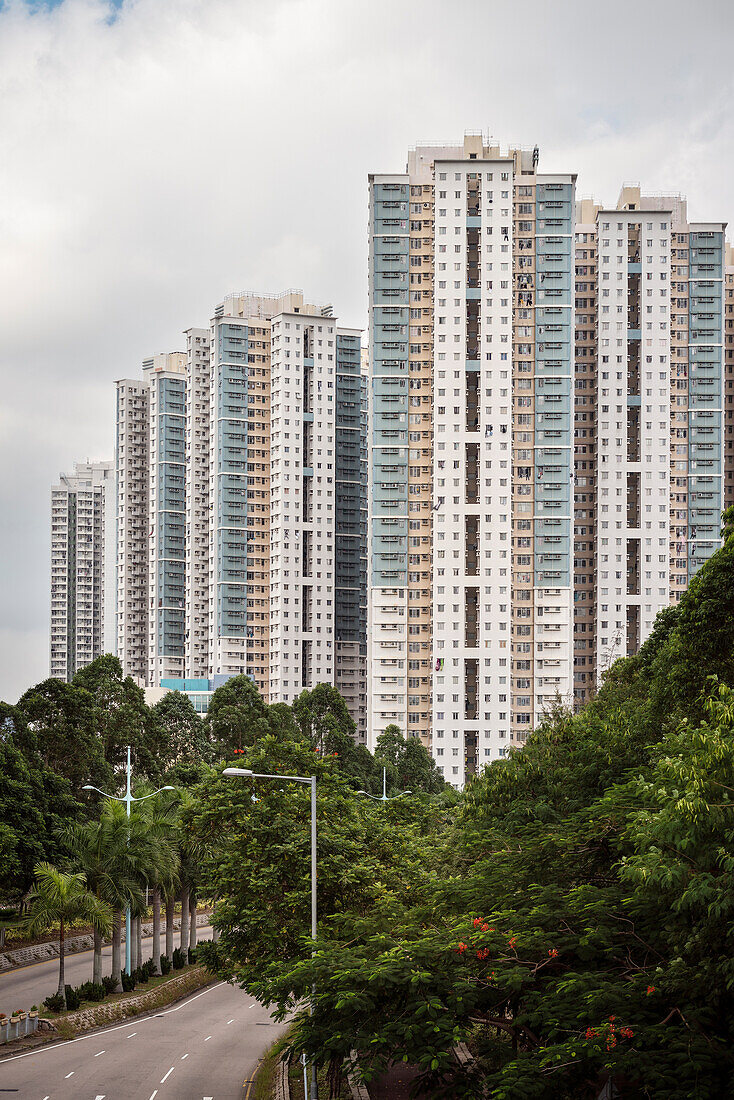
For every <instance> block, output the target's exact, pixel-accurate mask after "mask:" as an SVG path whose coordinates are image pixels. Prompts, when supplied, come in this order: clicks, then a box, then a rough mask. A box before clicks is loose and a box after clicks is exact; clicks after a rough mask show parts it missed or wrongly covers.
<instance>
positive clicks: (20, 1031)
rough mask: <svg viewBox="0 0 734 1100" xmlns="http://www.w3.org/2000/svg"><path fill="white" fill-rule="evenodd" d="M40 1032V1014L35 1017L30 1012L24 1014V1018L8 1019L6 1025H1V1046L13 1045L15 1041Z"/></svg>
mask: <svg viewBox="0 0 734 1100" xmlns="http://www.w3.org/2000/svg"><path fill="white" fill-rule="evenodd" d="M37 1030H38V1013H37V1012H35V1013H34V1014H33V1016H31V1015H30V1013H28V1012H24V1013H23V1018H22V1019H20V1018H18V1017H15V1018H13V1017H8V1018H7V1020H6V1022H5V1023H4V1024H1V1023H0V1045H2V1044H4V1043H12V1042H13V1040H14V1039H22V1038H24V1036H26V1035H32V1034H33V1032H34V1031H37Z"/></svg>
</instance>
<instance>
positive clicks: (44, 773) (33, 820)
mask: <svg viewBox="0 0 734 1100" xmlns="http://www.w3.org/2000/svg"><path fill="white" fill-rule="evenodd" d="M21 723H22V719H21V720H20V721H19V719H18V714H17V710H16V708H13V707H9V706H8V705H7V704H5V703H0V822H2V825H1V826H0V846H1V854H0V896H2V898H3V899H4V900H5V901H7V902H18V901H20V899H21V898H22V896H23V895H24V894H25V893H26V892H27V890H29V889H30V886H31V883H32V881H33V869H34V867H35V866H36V864H37V863H40V862H42V861H51V860H53V861H57V862H58V861H59V860H62V859H63V858H64V857H65V856H66V854H67V850H66V848H65V847H64V845H63V843H62V842H61V840H60V839H59V833H60V831H61V829H62V827H63V825H64V823H65V821H67V820H69V819H70V818H73V817H75V816H76V815H78V814H79V813H81V812H82V807H81V806H80V804H79V803H78V802H77V801H76V800H75V799H74V798H73V796H72V793H71V786H70V784H69V782H68V781H67V780H66V779H64V778H63V777H62V776H61V775H59V774H57V773H56V772H55V771H52V770H51V768H49V767H48V766H47V765H46V764H45V763H44V761H43V759H42V758H41V756H40V754H39V753H38V752H36V751H35V749H34V748H33V746H32V744H28V743H26V747H25V750H23V749H22V748H21V747H20V746H19V744H18V743H17V742H16V739H15V736H14V731H15V730H16V729H17V728H18V726H19V725H20V724H21ZM19 741H20V742H21V745H22V744H23V740H22V738H19Z"/></svg>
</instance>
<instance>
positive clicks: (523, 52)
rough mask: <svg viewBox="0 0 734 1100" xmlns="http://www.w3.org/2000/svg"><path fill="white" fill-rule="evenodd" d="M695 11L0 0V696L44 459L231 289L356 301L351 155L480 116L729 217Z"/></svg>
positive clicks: (80, 444) (105, 425)
mask: <svg viewBox="0 0 734 1100" xmlns="http://www.w3.org/2000/svg"><path fill="white" fill-rule="evenodd" d="M692 18H693V16H692V14H691V9H690V7H689V5H688V4H684V3H683V2H682V0H671V2H670V3H663V2H661V0H648V2H647V3H645V4H639V3H635V4H632V3H631V2H630V0H621V2H619V3H618V4H617V5H616V6H615V8H614V10H613V11H612V10H609V11H608V13H607V12H606V11H604V12H603V11H601V10H600V9H599V8H598V6H597V5H588V4H586V3H581V2H580V0H567V2H565V3H564V4H560V5H559V4H548V3H547V2H546V0H524V2H523V3H521V4H520V3H514V2H510V0H494V2H492V3H487V2H486V0H462V2H461V3H455V2H453V3H452V2H451V0H440V2H439V0H423V2H422V3H421V4H420V5H419V6H418V7H416V5H410V4H405V3H394V2H393V0H349V2H347V3H345V2H344V0H123V2H122V3H121V4H119V5H113V4H110V3H106V2H103V0H63V2H61V3H58V4H51V5H49V4H45V5H44V4H41V3H37V4H29V3H26V2H24V0H6V2H5V4H4V5H0V194H2V196H3V199H2V203H1V204H0V333H1V334H2V336H1V338H0V376H1V377H2V381H3V407H2V411H1V412H0V469H2V471H3V477H2V483H1V484H0V509H2V515H3V517H4V522H3V524H2V525H0V561H1V562H2V566H3V568H2V571H1V573H0V623H2V624H3V626H5V627H6V628H7V629H6V630H5V632H4V634H3V636H1V637H0V643H2V644H3V645H4V647H5V648H4V649H3V650H2V651H0V697H6V698H14V697H15V696H17V694H18V693H19V692H21V691H22V690H23V689H24V688H25V687H26V686H27V685H28V684H29V683H31V682H33V681H34V680H37V679H39V678H41V677H42V676H44V675H45V674H46V670H47V655H46V641H45V636H44V630H45V624H46V622H47V605H48V500H49V486H50V484H51V482H52V481H53V480H54V479H55V478H56V477H57V475H58V473H59V471H60V470H61V469H68V468H70V467H71V466H72V464H73V462H74V461H75V460H78V459H82V458H85V457H87V456H88V457H90V458H93V459H94V458H106V457H111V451H112V440H113V423H112V407H113V405H112V382H113V380H114V379H116V378H120V377H125V376H130V375H136V374H137V373H138V371H139V364H140V361H141V359H143V358H144V357H145V356H147V355H149V354H151V353H153V352H156V351H163V350H171V349H175V348H180V347H183V343H182V337H181V332H182V330H183V329H184V328H186V327H188V326H189V325H192V324H194V325H196V324H206V323H207V321H208V319H209V317H210V315H211V312H212V309H213V306H214V305H215V304H216V303H217V302H218V301H219V300H221V298H222V297H223V296H224V295H225V294H226V293H227V292H228V291H230V290H233V289H245V288H247V289H253V290H256V289H260V290H263V291H274V290H279V289H281V288H282V287H286V286H301V287H303V289H304V290H305V291H306V292H307V293H308V295H309V296H310V297H313V298H315V299H316V300H320V301H333V303H334V306H335V311H336V312H337V313H338V314H339V316H340V317H341V318H342V319H343V321H344V322H345V323H347V324H354V325H360V326H363V325H364V324H365V322H366V256H367V233H366V230H367V190H366V176H367V173H368V172H370V171H377V172H379V171H390V170H401V169H402V168H403V166H404V163H405V155H406V149H407V147H408V146H409V145H411V144H415V143H416V142H417V141H420V140H423V139H432V140H456V139H457V138H460V136H461V134H462V133H463V131H464V130H465V129H468V128H472V129H478V128H483V129H485V130H489V131H490V132H491V133H492V134H493V135H494V136H495V137H496V138H497V139H499V140H500V141H501V143H502V144H503V145H504V144H506V143H507V142H517V143H520V144H523V145H533V144H535V143H537V144H539V146H540V150H541V161H540V164H541V169H544V170H546V171H554V170H559V171H576V172H578V174H579V184H578V186H579V193H580V194H594V195H596V196H597V197H599V198H603V199H604V201H607V202H612V201H614V199H615V198H616V195H617V192H618V189H619V185H620V183H621V181H622V180H623V179H630V178H634V179H639V180H641V181H642V183H643V184H644V185H645V186H647V187H648V188H650V189H653V190H662V189H673V190H676V191H677V190H683V191H687V192H688V193H689V198H690V211H691V214H692V215H693V216H695V217H696V218H701V219H703V218H711V219H725V218H726V217H727V215H728V214H729V213H730V212H731V213H732V216H734V211H730V210H729V209H727V203H728V202H729V198H730V185H729V180H730V179H731V174H732V167H733V165H732V149H734V142H733V141H732V138H733V137H734V134H733V133H732V116H731V103H732V95H731V91H732V89H731V76H730V75H729V74H730V72H731V68H730V65H729V57H728V49H729V47H728V43H729V40H730V32H731V29H732V8H731V6H730V5H729V4H728V3H725V2H718V0H704V2H702V3H699V4H698V6H697V8H696V12H695V31H696V33H695V35H694V34H693V33H692V31H693V27H692V24H691V20H692ZM19 630H24V631H25V632H26V634H25V637H26V638H28V637H31V638H33V639H35V641H34V642H33V643H32V644H31V643H28V644H25V643H24V649H23V653H24V660H23V662H22V663H21V664H20V665H19V664H18V662H17V661H15V660H14V658H13V654H14V653H15V652H16V646H15V642H14V640H13V639H14V636H15V635H14V632H15V631H19ZM39 639H41V640H42V642H43V644H41V643H40V641H39Z"/></svg>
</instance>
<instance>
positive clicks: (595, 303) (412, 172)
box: [368, 134, 734, 785]
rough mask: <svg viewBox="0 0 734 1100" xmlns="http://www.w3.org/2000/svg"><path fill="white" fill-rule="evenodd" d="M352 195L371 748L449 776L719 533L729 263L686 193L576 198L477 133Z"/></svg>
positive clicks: (579, 680)
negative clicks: (359, 288)
mask: <svg viewBox="0 0 734 1100" xmlns="http://www.w3.org/2000/svg"><path fill="white" fill-rule="evenodd" d="M369 187H370V230H369V232H370V248H369V311H370V365H369V434H368V451H369V532H370V558H369V596H368V617H369V632H368V638H369V642H368V696H369V698H368V708H369V723H368V725H369V736H368V740H369V744H370V745H374V743H375V741H376V739H377V738H378V737H379V735H380V733H381V732H382V731H383V730H384V729H385V727H386V726H387V725H388V724H390V723H396V724H397V725H398V726H399V727H400V728H401V729H403V730H404V731H406V732H407V734H408V735H409V736H417V737H420V738H421V739H422V741H423V742H424V744H426V745H427V746H428V747H429V748H430V749H431V752H432V753H433V755H434V756H435V758H436V760H437V763H438V764H439V766H440V767H441V768H442V770H443V773H444V775H445V777H446V779H447V780H449V781H450V782H452V783H454V784H456V785H461V784H463V783H464V781H465V780H466V778H467V776H470V775H471V774H473V773H475V772H476V770H477V769H478V768H479V767H480V766H481V765H483V764H484V763H486V762H488V761H490V760H492V759H495V758H497V757H499V756H503V755H505V754H506V752H507V751H508V749H509V748H511V747H518V746H520V745H522V743H523V741H524V739H525V737H526V735H527V732H528V731H529V730H530V729H532V728H533V726H535V725H536V724H537V723H538V721H539V720H540V719H541V718H542V715H543V714H544V713H545V712H547V710H548V709H549V708H550V707H551V706H552V705H554V703H556V702H559V701H560V702H561V703H563V704H565V705H573V706H575V707H577V708H578V707H580V706H582V705H583V704H584V703H585V702H587V701H588V700H589V699H590V698H591V696H592V695H593V693H594V691H595V690H596V687H597V685H598V683H599V680H600V678H601V676H602V675H603V673H604V672H605V671H606V669H607V668H608V667H609V665H610V664H611V663H612V661H614V660H615V659H616V658H617V657H620V656H625V655H629V654H633V653H636V652H637V650H638V649H639V647H640V646H641V645H642V643H643V642H644V641H645V639H646V638H647V637H648V636H649V634H650V632H651V631H652V629H653V625H654V622H655V617H656V615H657V613H658V612H659V611H660V610H661V609H662V608H664V607H667V606H668V605H669V604H671V603H675V602H677V601H678V600H679V599H680V597H681V595H682V593H683V592H684V591H685V589H686V587H687V585H688V583H689V582H690V580H691V578H692V577H693V576H694V575H695V573H696V572H697V570H698V569H699V568H700V567H701V565H702V564H703V563H704V562H705V561H707V560H708V559H709V558H710V557H711V555H712V554H713V553H714V552H715V551H716V549H717V548H718V547H719V546H720V532H719V527H720V523H719V514H720V511H721V509H722V507H723V506H724V505H725V504H727V503H734V488H732V486H733V485H734V475H732V473H731V470H732V468H733V466H732V456H734V429H732V428H731V426H730V424H729V422H728V421H726V420H725V418H724V410H725V408H726V407H727V406H726V405H725V401H726V402H728V403H729V407H732V406H733V405H734V394H732V392H730V391H732V390H734V365H733V364H734V305H732V300H734V261H732V258H731V252H726V246H725V240H724V232H725V225H724V224H722V223H714V224H699V223H691V222H689V220H688V216H687V208H686V202H685V201H684V200H683V199H682V198H680V196H659V195H656V196H645V195H643V194H641V192H640V188H639V187H636V186H632V187H630V186H625V187H624V188H623V189H622V193H621V195H620V198H619V201H618V203H617V206H616V207H615V208H614V209H606V208H604V207H602V206H600V205H598V204H596V203H594V202H593V201H591V200H583V201H579V202H577V201H576V196H575V176H574V175H572V174H570V175H565V174H560V175H544V174H541V173H540V172H539V168H538V152H537V148H536V149H534V150H532V151H528V150H518V149H510V150H508V151H506V152H502V151H501V149H500V148H499V146H497V145H495V144H494V143H492V142H491V141H488V140H486V139H483V138H482V136H481V135H479V134H467V135H466V136H465V138H464V141H463V143H462V144H461V145H457V146H424V147H418V148H416V149H413V150H411V151H410V152H409V154H408V162H407V169H406V172H405V173H401V174H390V175H373V176H370V179H369ZM725 341H726V342H725Z"/></svg>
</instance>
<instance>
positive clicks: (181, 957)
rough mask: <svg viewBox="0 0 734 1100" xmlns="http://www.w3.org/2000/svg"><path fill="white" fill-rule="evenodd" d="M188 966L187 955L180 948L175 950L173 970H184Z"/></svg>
mask: <svg viewBox="0 0 734 1100" xmlns="http://www.w3.org/2000/svg"><path fill="white" fill-rule="evenodd" d="M185 966H186V955H185V954H184V952H183V951H182V950H181V948H180V947H177V948H175V950H174V952H173V969H174V970H183V968H184V967H185Z"/></svg>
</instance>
